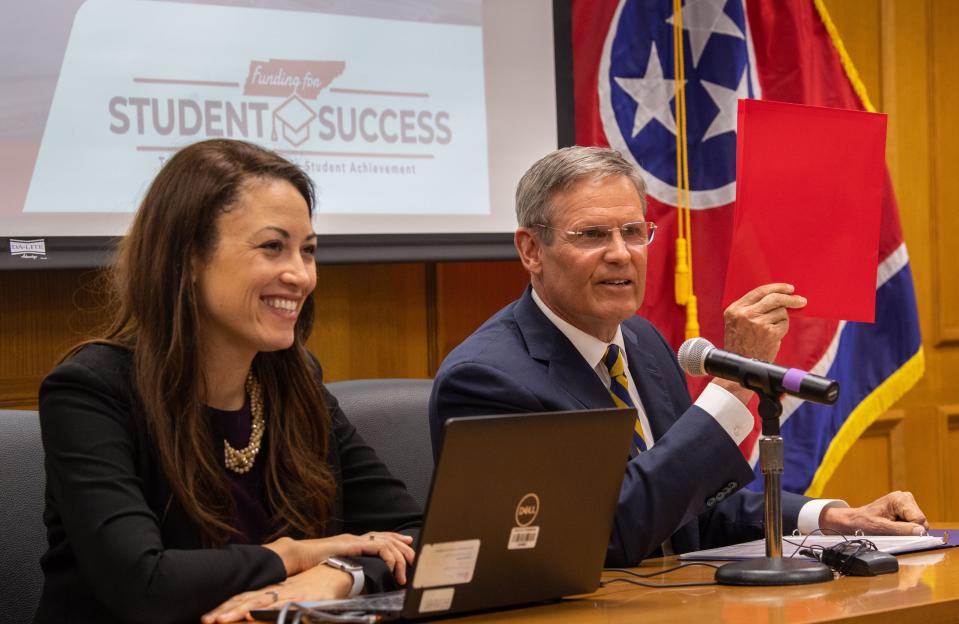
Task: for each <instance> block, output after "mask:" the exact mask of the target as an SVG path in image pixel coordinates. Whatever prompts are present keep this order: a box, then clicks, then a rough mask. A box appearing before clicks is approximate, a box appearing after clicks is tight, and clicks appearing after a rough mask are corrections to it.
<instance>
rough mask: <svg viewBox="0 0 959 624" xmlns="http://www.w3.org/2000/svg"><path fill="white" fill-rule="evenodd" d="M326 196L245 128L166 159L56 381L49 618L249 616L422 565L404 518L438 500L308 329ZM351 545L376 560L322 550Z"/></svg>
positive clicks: (44, 616) (391, 579)
mask: <svg viewBox="0 0 959 624" xmlns="http://www.w3.org/2000/svg"><path fill="white" fill-rule="evenodd" d="M312 210H313V189H312V186H311V184H310V181H309V178H308V177H307V176H306V175H305V174H304V173H303V172H302V171H301V170H300V169H299V168H297V167H296V166H295V165H293V164H291V163H289V162H288V161H286V160H284V159H283V158H281V157H279V156H278V155H276V154H274V153H273V152H270V151H267V150H264V149H262V148H259V147H256V146H254V145H250V144H247V143H242V142H239V141H231V140H214V141H205V142H202V143H197V144H195V145H192V146H190V147H187V148H185V149H183V150H181V151H180V152H179V153H177V154H176V155H175V156H173V157H172V158H171V159H170V160H169V161H168V162H167V163H166V165H165V166H164V167H163V169H162V170H161V172H160V173H159V175H158V176H157V178H156V179H155V180H154V182H153V184H152V185H151V187H150V189H149V191H148V192H147V194H146V197H145V199H144V201H143V204H142V205H141V206H140V209H139V211H138V212H137V215H136V217H135V219H134V222H133V225H132V226H131V229H130V232H129V233H128V235H127V236H126V238H125V239H124V241H123V243H122V245H121V249H120V254H119V256H118V260H117V264H116V266H115V267H114V269H113V289H114V299H115V301H114V302H113V305H114V309H115V311H116V312H115V318H114V321H113V324H112V326H111V327H110V328H109V329H108V330H107V331H106V333H105V334H104V335H103V336H102V337H101V338H99V339H96V340H93V341H89V342H86V343H83V344H81V345H78V346H77V347H76V348H75V349H74V350H73V351H72V353H71V355H69V356H68V357H67V358H66V359H65V360H64V361H63V362H62V363H61V364H60V365H59V366H58V367H57V368H56V369H54V370H53V372H51V373H50V375H49V376H48V377H47V378H46V380H45V381H44V383H43V386H42V387H41V390H40V419H41V426H42V429H43V441H44V448H45V451H46V469H47V509H46V513H45V514H44V519H45V521H46V524H47V527H48V532H49V535H50V547H49V550H48V551H47V553H46V554H45V555H44V556H43V559H42V561H41V565H42V568H43V571H44V574H45V577H46V583H45V585H44V590H43V596H42V599H41V604H40V608H39V610H38V613H37V617H36V621H37V622H65V621H71V622H104V621H114V620H120V621H131V620H138V621H159V622H179V621H197V619H199V618H200V617H201V616H202V617H203V619H204V621H207V622H213V621H217V622H230V621H237V620H240V619H243V618H244V617H245V616H246V615H247V614H248V612H249V610H250V609H253V608H260V607H269V606H273V605H277V604H279V603H283V602H286V601H288V600H301V599H306V598H312V599H318V598H324V597H342V596H346V595H348V594H353V593H358V592H359V591H361V590H363V589H364V585H365V586H366V587H365V589H366V590H367V591H371V590H373V591H375V590H378V589H383V588H385V587H393V586H394V585H395V583H399V584H403V583H405V581H406V566H407V564H409V563H412V557H413V550H412V549H411V547H410V543H411V542H412V537H411V536H410V535H405V534H401V533H399V532H400V531H407V532H409V530H415V528H416V527H417V526H418V524H419V520H420V510H419V509H418V508H417V505H416V504H415V503H414V502H413V500H412V499H411V498H410V497H409V495H408V494H407V492H406V489H405V487H404V486H403V484H402V483H401V482H399V481H398V480H396V479H394V478H393V477H392V476H391V475H390V474H389V472H388V471H387V469H386V468H385V467H384V466H383V465H382V463H381V462H380V461H379V460H378V459H377V458H376V455H375V453H374V452H373V450H372V449H370V448H369V447H368V446H367V445H366V444H365V442H364V441H363V440H362V439H361V438H360V437H359V435H357V433H356V431H355V430H354V428H353V427H352V425H350V423H349V422H348V420H347V419H346V417H345V415H344V414H343V412H342V410H340V409H339V406H338V405H337V402H336V399H335V398H334V397H333V396H332V395H330V394H329V392H327V391H326V389H325V387H324V386H323V384H322V371H321V369H320V366H319V363H318V361H317V360H316V359H315V358H314V357H313V356H312V355H311V354H310V353H308V352H307V351H306V349H305V348H304V346H303V345H304V342H305V340H306V338H307V337H308V336H309V333H310V329H311V324H312V321H313V299H312V292H313V288H314V286H315V284H316V266H315V264H314V259H313V254H314V251H315V245H316V243H315V240H316V234H315V233H314V232H313V228H312V223H311V214H312ZM374 531H375V532H374ZM359 534H363V535H359ZM343 555H354V556H356V555H363V556H365V557H361V563H362V564H363V570H364V573H359V572H356V571H354V572H350V571H349V569H347V570H344V569H342V568H339V567H334V566H330V565H322V564H323V562H324V561H325V560H327V559H328V558H330V557H336V556H343ZM280 583H282V585H281V584H280Z"/></svg>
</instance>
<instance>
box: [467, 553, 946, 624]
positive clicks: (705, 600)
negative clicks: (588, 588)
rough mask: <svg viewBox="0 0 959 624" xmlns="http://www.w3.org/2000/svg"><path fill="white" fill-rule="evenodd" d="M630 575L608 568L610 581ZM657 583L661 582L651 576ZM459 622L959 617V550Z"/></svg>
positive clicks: (600, 595)
mask: <svg viewBox="0 0 959 624" xmlns="http://www.w3.org/2000/svg"><path fill="white" fill-rule="evenodd" d="M676 563H677V559H676V558H675V557H666V558H661V559H650V560H649V561H646V562H644V563H643V564H642V565H641V566H639V567H638V568H636V569H637V570H639V571H642V572H651V571H654V570H657V569H664V568H666V567H672V566H673V565H675V564H676ZM618 576H625V575H622V574H617V573H605V574H604V575H603V577H604V578H605V579H607V580H608V579H610V578H614V577H618ZM662 578H664V579H665V580H666V581H667V582H670V583H678V582H692V581H709V580H712V578H713V570H712V569H711V568H705V567H699V566H697V567H693V568H689V569H685V570H679V571H677V572H674V573H672V574H669V575H667V576H666V577H662ZM647 580H648V581H651V582H655V581H656V579H647ZM456 621H457V622H469V623H480V622H528V623H539V622H550V623H553V622H571V623H572V622H576V623H584V624H589V623H591V622H595V623H600V622H602V623H604V624H611V623H616V622H624V623H625V622H642V624H656V623H660V622H710V623H712V622H748V623H750V624H752V623H762V624H767V623H768V624H774V623H780V622H781V623H783V624H787V623H796V624H798V623H801V622H823V621H842V622H869V623H870V624H885V623H887V622H888V623H892V622H895V623H897V624H899V623H900V622H920V623H921V624H936V623H939V622H959V548H949V549H944V550H937V551H928V552H925V553H915V554H911V555H901V556H900V557H899V572H898V573H895V574H885V575H881V576H873V577H861V576H860V577H852V576H847V577H842V578H839V579H837V580H835V581H832V582H827V583H818V584H815V585H798V586H792V587H730V586H720V585H712V586H706V587H688V588H679V589H658V588H648V587H637V586H633V585H628V584H625V583H614V584H612V585H609V586H607V587H604V588H602V589H600V590H599V591H597V592H596V593H593V594H588V595H586V596H582V597H579V598H576V599H572V600H564V601H562V602H560V603H556V604H550V605H543V606H536V607H529V608H525V609H515V610H510V611H499V612H495V613H486V614H481V615H475V616H470V617H463V618H456Z"/></svg>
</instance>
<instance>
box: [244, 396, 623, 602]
mask: <svg viewBox="0 0 959 624" xmlns="http://www.w3.org/2000/svg"><path fill="white" fill-rule="evenodd" d="M635 421H636V411H635V410H634V409H632V408H624V409H601V410H582V411H568V412H546V413H535V414H515V415H506V416H480V417H470V418H452V419H450V420H448V421H447V422H446V427H445V431H444V436H443V443H442V447H441V450H440V454H439V460H438V462H437V466H436V471H435V472H434V475H433V484H432V488H431V490H430V496H429V500H428V503H427V506H426V515H425V518H424V523H423V529H422V532H421V533H420V539H419V543H418V545H417V552H416V560H415V570H414V571H413V573H412V575H411V576H412V578H411V580H410V581H409V584H408V586H407V588H406V589H405V590H401V591H398V592H389V593H386V594H374V595H371V596H360V597H357V598H351V599H345V600H325V601H317V602H305V603H300V605H299V606H300V607H303V608H306V607H308V608H310V609H315V610H318V611H323V612H327V613H337V614H341V615H346V614H352V615H353V616H357V620H355V621H362V619H363V617H362V616H363V614H367V615H370V614H372V615H375V619H376V620H382V619H394V618H403V619H410V620H413V619H420V618H426V617H437V616H443V615H450V614H454V613H463V612H468V611H481V610H488V609H497V608H503V607H510V606H516V605H523V604H531V603H537V602H543V601H550V600H556V599H559V598H561V597H563V596H568V595H572V594H583V593H589V592H592V591H595V590H596V588H597V587H598V585H599V580H600V576H601V574H602V568H603V560H604V559H605V556H606V546H607V543H608V541H609V535H610V531H611V530H612V524H613V514H614V512H615V509H616V502H617V499H618V497H619V489H620V484H621V482H622V479H623V474H624V470H625V468H624V466H625V463H626V460H627V457H628V455H629V448H630V444H631V440H632V431H633V424H634V423H635ZM290 613H292V612H290ZM278 614H279V612H278V611H272V612H271V611H259V612H255V613H254V617H256V618H257V619H264V620H270V619H272V620H276V618H277V616H278ZM287 621H292V618H290V617H289V616H288V617H287Z"/></svg>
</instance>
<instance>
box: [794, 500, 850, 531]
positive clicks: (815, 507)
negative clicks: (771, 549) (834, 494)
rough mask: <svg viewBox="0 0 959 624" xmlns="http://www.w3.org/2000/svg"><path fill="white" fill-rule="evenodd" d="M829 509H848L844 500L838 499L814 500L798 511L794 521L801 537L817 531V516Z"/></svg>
mask: <svg viewBox="0 0 959 624" xmlns="http://www.w3.org/2000/svg"><path fill="white" fill-rule="evenodd" d="M829 507H849V505H848V504H847V503H846V501H844V500H839V499H838V498H814V499H813V500H811V501H809V502H808V503H806V504H805V505H803V506H802V509H800V510H799V518H798V519H797V521H796V528H798V529H799V532H800V533H802V534H803V535H809V534H810V533H812V532H813V531H818V530H819V516H820V514H822V512H823V510H824V509H828V508H829Z"/></svg>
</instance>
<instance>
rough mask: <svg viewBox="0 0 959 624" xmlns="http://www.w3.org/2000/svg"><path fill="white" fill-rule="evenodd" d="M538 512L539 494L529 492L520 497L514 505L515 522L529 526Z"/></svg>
mask: <svg viewBox="0 0 959 624" xmlns="http://www.w3.org/2000/svg"><path fill="white" fill-rule="evenodd" d="M538 514H539V496H537V495H536V494H533V493H532V492H530V493H529V494H527V495H526V496H524V497H523V498H521V499H520V501H519V505H517V506H516V524H518V525H519V526H529V525H531V524H533V520H535V519H536V516H537V515H538Z"/></svg>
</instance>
